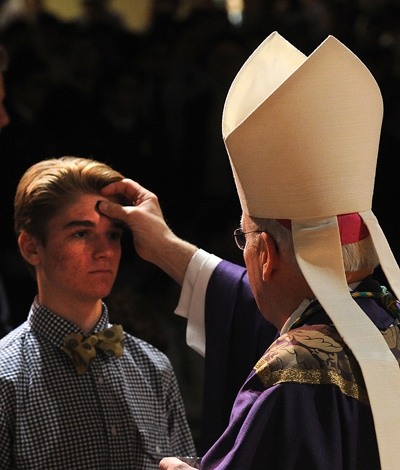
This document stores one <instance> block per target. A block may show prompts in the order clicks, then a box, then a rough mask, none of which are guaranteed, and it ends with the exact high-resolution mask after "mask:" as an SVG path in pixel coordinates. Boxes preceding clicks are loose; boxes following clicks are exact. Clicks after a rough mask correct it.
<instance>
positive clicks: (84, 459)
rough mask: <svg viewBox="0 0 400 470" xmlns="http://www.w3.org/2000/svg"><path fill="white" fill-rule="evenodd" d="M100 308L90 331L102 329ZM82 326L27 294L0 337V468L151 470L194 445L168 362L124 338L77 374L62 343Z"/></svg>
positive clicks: (192, 451) (105, 321) (103, 319)
mask: <svg viewBox="0 0 400 470" xmlns="http://www.w3.org/2000/svg"><path fill="white" fill-rule="evenodd" d="M109 326H111V325H109V323H108V314H107V309H106V307H105V306H104V307H103V314H102V317H101V318H100V320H99V322H98V324H97V325H96V327H95V328H94V330H93V332H92V333H93V334H96V333H98V332H100V331H102V330H104V329H105V328H107V327H109ZM71 333H76V334H82V331H81V330H80V329H79V328H78V327H77V326H75V325H73V324H72V323H70V322H68V321H67V320H65V319H63V318H61V317H59V316H56V315H54V314H53V313H52V312H50V311H49V310H47V309H45V308H44V307H43V306H42V305H40V304H39V303H38V302H37V300H35V302H34V304H33V306H32V309H31V312H30V314H29V317H28V320H27V321H26V322H25V323H24V324H23V325H21V326H20V327H19V328H17V329H16V330H14V331H13V332H11V333H10V334H9V335H7V336H6V337H5V338H3V340H2V341H0V468H4V469H6V468H7V469H20V470H23V469H29V470H33V469H43V470H44V469H51V470H59V469H62V470H66V469H69V470H70V469H74V470H75V469H76V470H78V469H82V470H83V469H85V470H89V469H95V470H110V469H120V470H128V469H135V470H142V469H143V470H156V469H158V468H159V467H158V463H159V461H160V459H161V458H162V457H164V456H169V455H192V454H195V449H194V446H193V442H192V439H191V436H190V431H189V428H188V425H187V422H186V416H185V410H184V407H183V404H182V400H181V396H180V393H179V390H178V385H177V381H176V378H175V375H174V373H173V370H172V366H171V364H170V362H169V360H168V359H167V358H166V357H165V355H164V354H162V353H161V352H160V351H158V350H157V349H155V348H153V347H152V346H151V345H149V344H147V343H145V342H144V341H141V340H139V339H137V338H134V337H132V336H130V335H128V334H125V352H124V355H123V356H122V357H120V358H116V357H112V356H110V355H108V354H106V353H104V352H103V351H99V352H98V353H97V354H96V357H95V359H94V361H93V363H92V364H91V365H90V367H89V368H88V370H87V372H86V373H85V374H84V375H78V374H77V373H76V370H75V367H74V365H73V363H72V361H71V360H70V358H69V357H68V356H67V354H65V353H64V352H63V351H62V350H61V347H62V345H63V342H64V338H65V337H66V335H68V334H71Z"/></svg>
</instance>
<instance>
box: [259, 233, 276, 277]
mask: <svg viewBox="0 0 400 470" xmlns="http://www.w3.org/2000/svg"><path fill="white" fill-rule="evenodd" d="M261 240H262V243H263V244H264V259H263V266H262V277H263V281H269V280H270V279H271V276H272V275H273V273H274V271H275V270H276V269H277V267H278V263H279V253H278V250H277V248H276V245H275V240H274V239H273V238H272V237H271V235H270V234H269V233H267V232H262V233H261Z"/></svg>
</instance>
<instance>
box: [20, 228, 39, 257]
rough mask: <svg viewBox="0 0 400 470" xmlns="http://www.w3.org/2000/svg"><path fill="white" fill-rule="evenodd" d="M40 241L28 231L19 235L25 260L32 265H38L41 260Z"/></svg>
mask: <svg viewBox="0 0 400 470" xmlns="http://www.w3.org/2000/svg"><path fill="white" fill-rule="evenodd" d="M38 243H39V242H38V241H37V239H36V238H35V237H33V236H32V235H30V234H29V233H27V232H24V231H23V232H21V233H20V235H19V237H18V246H19V249H20V252H21V255H22V256H23V258H24V260H25V261H26V262H27V263H29V264H30V265H32V266H37V265H38V264H39V262H40V256H39V252H38V249H37V247H38Z"/></svg>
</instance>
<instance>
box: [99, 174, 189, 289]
mask: <svg viewBox="0 0 400 470" xmlns="http://www.w3.org/2000/svg"><path fill="white" fill-rule="evenodd" d="M102 194H103V196H118V197H119V198H120V199H121V198H122V200H124V201H125V203H126V204H127V205H126V206H125V205H121V204H116V203H113V202H104V201H102V202H101V203H99V204H98V206H97V207H98V210H99V211H100V212H102V213H103V214H104V215H106V216H107V217H110V218H112V219H118V220H120V221H122V222H123V223H124V224H126V225H127V226H128V227H129V229H130V230H131V231H132V234H133V241H134V245H135V248H136V251H137V253H138V255H139V256H140V257H141V258H143V259H144V260H146V261H150V262H151V263H154V264H155V265H157V266H158V267H159V268H161V269H162V270H163V271H165V272H166V273H167V274H168V275H169V276H171V277H172V278H173V279H174V280H175V281H176V282H178V283H179V284H182V282H183V278H184V275H185V271H186V268H187V265H188V263H189V261H190V260H191V258H192V256H193V254H194V253H195V252H196V250H197V248H196V247H195V246H194V245H192V244H190V243H188V242H185V241H184V240H181V239H180V238H178V237H177V236H176V235H174V234H173V233H172V231H171V229H170V228H169V227H168V225H167V223H166V222H165V220H164V216H163V214H162V211H161V208H160V205H159V203H158V198H157V196H156V195H155V194H154V193H152V192H151V191H148V190H147V189H146V188H144V187H143V186H140V184H138V183H136V182H135V181H132V180H130V179H124V180H122V181H119V182H116V183H112V184H110V185H108V186H106V187H104V188H103V189H102Z"/></svg>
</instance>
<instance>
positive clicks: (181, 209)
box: [0, 0, 400, 414]
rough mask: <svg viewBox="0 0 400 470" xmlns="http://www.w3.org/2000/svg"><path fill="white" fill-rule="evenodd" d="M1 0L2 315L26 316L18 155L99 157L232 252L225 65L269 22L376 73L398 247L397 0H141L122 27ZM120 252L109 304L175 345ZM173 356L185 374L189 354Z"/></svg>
mask: <svg viewBox="0 0 400 470" xmlns="http://www.w3.org/2000/svg"><path fill="white" fill-rule="evenodd" d="M0 3H1V6H0V43H1V44H3V45H4V46H5V47H6V48H7V50H8V53H9V56H10V63H9V67H8V71H7V72H6V74H5V86H6V91H7V99H6V106H7V109H8V111H9V114H10V118H11V122H10V124H9V125H8V126H7V127H6V128H5V129H4V130H3V131H2V132H1V135H0V155H1V158H0V165H1V176H2V181H1V185H0V187H1V198H0V211H1V212H0V213H1V233H2V235H1V256H0V270H1V273H2V276H3V278H4V281H5V286H6V289H7V294H8V297H9V303H10V307H11V311H12V323H13V325H12V326H17V325H18V324H19V323H21V322H22V321H24V320H25V318H26V316H27V312H28V309H29V306H30V303H31V301H32V296H33V294H34V293H35V285H34V283H33V281H32V280H31V279H30V278H29V275H28V273H27V271H26V270H25V267H24V266H23V264H22V262H21V261H20V259H19V256H18V252H17V247H16V242H15V236H14V233H13V228H12V226H13V221H12V212H13V207H12V206H13V195H14V192H15V188H16V185H17V182H18V180H19V178H20V177H21V175H22V173H23V172H24V171H25V170H26V169H27V168H28V166H30V165H31V164H33V163H34V162H36V161H38V160H42V159H43V158H46V157H52V156H56V157H58V156H62V155H77V156H81V157H93V158H95V159H97V160H101V161H104V162H106V163H108V164H110V165H111V166H113V167H114V168H115V169H117V170H119V171H121V172H122V173H124V174H125V175H126V176H127V177H130V178H133V179H136V180H137V181H139V182H140V183H141V184H143V185H144V186H146V187H147V188H149V189H150V190H152V191H154V192H155V193H156V194H157V195H158V196H159V199H160V201H161V204H162V207H163V210H164V213H165V215H166V218H167V220H168V222H169V223H170V225H171V227H172V229H173V230H174V231H175V232H176V233H177V234H178V235H180V236H181V237H183V238H185V237H186V238H188V239H189V240H190V241H192V242H194V243H196V244H198V245H199V246H201V247H203V248H206V249H208V250H209V251H212V252H215V253H216V254H218V255H220V256H223V257H227V258H229V259H230V260H233V261H236V262H239V263H241V262H242V260H241V253H239V252H238V253H236V251H235V247H234V244H233V242H232V240H231V232H232V231H233V229H234V228H236V226H237V224H238V223H239V219H240V207H239V203H238V201H237V196H236V191H235V187H234V184H233V178H232V175H231V170H230V166H229V163H228V160H227V156H226V152H225V148H224V145H223V142H222V138H221V116H222V109H223V104H224V101H225V98H226V93H227V91H228V88H229V86H230V84H231V82H232V80H233V78H234V76H235V74H236V73H237V71H238V70H239V68H240V67H241V65H242V64H243V62H244V61H245V60H246V58H247V57H248V55H249V54H250V53H251V52H252V51H253V50H254V48H255V47H256V46H257V45H258V44H259V43H260V42H261V41H262V40H263V39H264V38H265V37H267V36H268V35H269V34H270V33H271V32H272V31H275V30H276V31H278V32H279V33H280V34H281V35H282V36H284V37H285V38H286V39H288V40H289V41H290V42H291V43H292V44H294V45H295V46H296V47H298V48H299V49H300V50H301V51H302V52H304V53H305V54H309V53H311V52H312V51H313V50H314V49H315V48H316V47H317V46H318V45H319V44H320V43H321V41H323V40H324V39H325V38H326V37H327V35H329V34H332V35H334V36H336V37H337V38H338V39H339V40H341V41H342V42H343V43H344V44H345V45H346V46H348V47H349V48H350V49H351V50H352V51H353V52H355V53H356V54H357V55H358V56H359V57H360V59H361V60H363V61H364V62H365V63H366V65H367V66H368V67H369V69H370V70H371V72H372V74H373V75H374V77H375V78H376V80H377V82H378V84H379V86H380V88H381V91H382V95H383V99H384V103H385V117H384V125H383V131H382V142H381V149H380V157H379V163H378V170H377V184H376V190H375V198H374V206H373V208H374V211H375V213H376V214H377V216H378V219H379V220H380V221H381V224H382V225H383V227H384V230H385V233H386V234H387V237H388V239H389V242H390V243H391V245H392V247H393V250H394V253H395V255H396V254H397V255H399V254H400V253H399V251H400V250H399V248H400V247H399V243H398V242H397V241H396V240H397V237H396V235H397V234H396V232H395V230H396V228H397V227H396V218H397V214H396V210H397V201H398V199H399V198H398V190H397V185H398V183H397V172H398V167H399V163H398V158H399V148H400V132H399V126H400V102H399V101H400V92H399V90H400V86H399V85H400V0H352V1H348V0H245V1H244V10H243V14H242V16H241V17H240V18H235V21H231V20H230V18H229V17H228V15H227V12H226V10H225V9H224V8H223V6H221V2H219V3H215V2H214V1H213V0H196V1H195V0H193V2H192V3H190V2H185V5H186V8H185V9H184V10H182V8H181V7H182V4H181V1H180V0H153V5H152V13H151V18H150V22H149V26H148V28H147V30H146V31H144V32H141V33H137V32H133V31H131V30H129V29H127V28H126V26H125V24H124V19H123V18H121V17H118V16H116V15H115V14H114V13H112V12H111V10H110V9H109V5H108V3H107V1H106V0H82V16H81V17H80V18H78V19H77V20H75V21H71V22H66V21H63V20H61V19H60V18H58V17H56V16H54V15H52V14H50V13H49V12H48V11H47V10H46V8H45V4H44V3H43V1H40V0H25V3H24V4H23V8H22V9H18V10H13V9H12V8H9V5H8V3H9V2H7V0H6V1H3V2H0ZM188 5H189V7H188ZM322 157H323V156H322ZM289 171H290V169H289ZM381 201H382V202H381ZM396 243H397V246H396ZM124 249H125V252H126V256H125V258H124V261H123V263H122V268H121V273H120V276H119V278H118V282H117V285H116V289H115V293H114V296H113V297H112V298H110V300H109V303H110V306H111V308H112V307H113V306H114V305H115V309H114V311H115V315H116V316H117V314H118V315H119V318H120V321H122V323H123V324H124V326H126V327H127V328H130V329H131V332H132V333H133V334H136V335H137V336H141V337H144V339H146V340H148V341H149V342H152V343H153V344H156V346H158V347H159V348H160V349H162V350H167V351H169V353H170V354H171V355H172V356H173V355H174V354H176V355H179V351H176V352H174V350H173V346H171V337H172V338H173V337H174V335H176V334H180V332H183V331H184V325H183V324H182V323H180V321H179V318H175V317H174V316H173V314H172V312H173V309H174V307H175V305H176V302H177V299H178V296H179V288H178V286H175V285H174V284H173V282H172V281H170V280H169V279H167V278H166V276H164V275H163V274H162V273H161V272H159V271H158V270H157V269H156V268H153V267H152V266H149V265H148V264H146V263H145V262H142V261H141V260H139V259H138V258H137V257H136V256H135V253H134V250H133V247H132V244H131V240H130V239H129V238H127V239H126V240H125V241H124ZM132 311H135V312H136V313H135V314H134V315H132V314H131V313H130V312H132ZM128 312H129V313H128ZM177 332H178V333H177ZM172 360H173V358H172ZM175 366H176V363H175ZM177 367H178V368H182V369H184V370H180V371H179V370H178V371H177V373H178V376H184V377H186V378H187V380H188V382H190V380H191V379H190V377H191V374H193V373H194V372H193V370H194V369H193V368H192V367H191V365H190V363H189V365H188V363H187V362H185V363H183V364H178V366H177ZM196 373H197V372H196ZM197 398H198V397H196V396H194V397H193V400H197ZM196 402H199V400H197V401H196ZM194 414H195V413H194Z"/></svg>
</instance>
